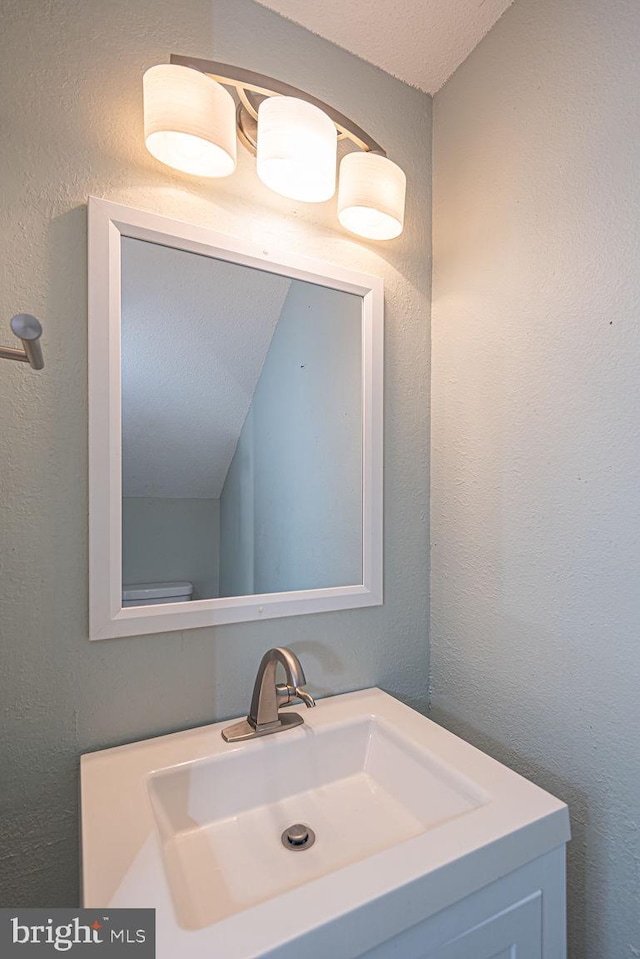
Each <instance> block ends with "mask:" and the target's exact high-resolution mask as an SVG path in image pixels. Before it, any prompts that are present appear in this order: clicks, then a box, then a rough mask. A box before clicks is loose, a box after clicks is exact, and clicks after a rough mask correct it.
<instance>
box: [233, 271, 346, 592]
mask: <svg viewBox="0 0 640 959" xmlns="http://www.w3.org/2000/svg"><path fill="white" fill-rule="evenodd" d="M361 330H362V299H361V298H360V297H357V296H353V295H352V294H350V293H342V292H340V291H339V290H330V289H327V288H326V287H322V286H314V285H312V284H310V283H302V282H300V281H297V280H294V281H293V282H292V284H291V286H290V288H289V292H288V294H287V297H286V299H285V301H284V304H283V307H282V313H281V315H280V320H279V321H278V325H277V326H276V329H275V332H274V335H273V339H272V340H271V345H270V347H269V352H268V353H267V356H266V359H265V362H264V365H263V367H262V372H261V374H260V379H259V381H258V383H257V385H256V389H255V392H254V395H253V399H252V402H251V407H250V409H249V413H248V414H247V419H246V420H245V425H244V427H243V430H242V433H241V434H240V438H239V440H238V445H237V447H236V452H235V455H234V457H233V461H232V463H231V467H230V469H229V472H228V474H227V479H226V482H225V485H224V488H223V490H222V496H221V497H220V509H221V517H220V530H221V540H220V554H221V572H222V576H221V591H222V592H221V595H224V596H236V595H242V593H243V591H244V590H245V588H246V586H247V585H248V584H249V583H250V584H251V585H252V591H253V592H255V593H275V592H283V591H286V590H297V589H320V588H322V587H324V586H349V585H353V584H354V583H360V582H362V397H361V393H362V335H361Z"/></svg>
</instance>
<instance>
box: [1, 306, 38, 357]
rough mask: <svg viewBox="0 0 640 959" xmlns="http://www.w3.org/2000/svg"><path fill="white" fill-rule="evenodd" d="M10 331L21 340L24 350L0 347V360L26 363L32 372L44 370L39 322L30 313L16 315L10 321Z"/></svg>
mask: <svg viewBox="0 0 640 959" xmlns="http://www.w3.org/2000/svg"><path fill="white" fill-rule="evenodd" d="M11 330H12V332H13V333H14V334H15V335H16V336H17V337H18V339H19V340H22V345H23V347H24V349H22V350H18V349H16V348H15V347H13V346H0V358H1V359H3V360H18V361H19V362H21V363H28V364H29V366H30V367H31V368H32V369H33V370H41V369H43V368H44V359H43V358H42V348H41V346H40V337H41V336H42V326H41V325H40V321H39V320H37V319H36V318H35V316H31V314H30V313H16V315H15V316H14V317H13V319H12V320H11Z"/></svg>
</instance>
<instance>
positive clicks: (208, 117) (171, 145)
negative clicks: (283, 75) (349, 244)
mask: <svg viewBox="0 0 640 959" xmlns="http://www.w3.org/2000/svg"><path fill="white" fill-rule="evenodd" d="M170 60H171V62H170V63H168V64H159V65H157V66H155V67H151V68H150V69H149V70H147V71H146V73H145V75H144V130H145V141H146V145H147V149H148V150H149V152H150V153H151V154H152V155H153V156H154V157H155V158H156V159H157V160H160V161H161V162H162V163H166V164H167V165H168V166H170V167H174V168H175V169H177V170H182V171H183V172H185V173H191V174H193V175H195V176H207V177H222V176H228V175H229V174H231V173H233V172H234V171H235V168H236V132H237V137H238V139H239V140H240V142H241V143H242V144H243V146H244V147H245V148H246V149H247V150H249V152H250V153H252V154H253V155H254V156H256V157H257V173H258V176H259V177H260V179H261V180H262V182H263V183H264V184H265V185H266V186H268V187H269V188H270V189H271V190H273V191H274V192H275V193H279V194H280V195H282V196H286V197H289V198H291V199H294V200H303V201H305V202H307V203H321V202H323V201H326V200H329V199H331V197H332V196H333V195H334V193H335V183H336V162H337V146H338V141H339V140H343V139H346V140H349V141H350V144H351V145H352V146H353V147H354V152H350V153H347V154H346V155H345V156H344V157H343V159H342V162H341V164H340V184H339V190H338V219H339V220H340V223H341V224H342V226H343V227H344V228H345V229H347V230H349V231H350V232H352V233H355V234H357V235H358V236H362V237H365V238H367V239H371V240H390V239H393V238H394V237H396V236H399V235H400V233H402V228H403V222H404V203H405V192H406V177H405V174H404V172H403V171H402V170H401V169H400V167H399V166H398V165H397V164H395V163H393V161H391V160H389V158H388V157H387V155H386V153H385V151H384V150H383V149H382V147H381V146H380V145H379V144H378V143H376V141H375V140H373V139H372V137H370V136H369V134H368V133H365V131H364V130H362V129H361V128H360V127H358V126H357V125H356V124H355V123H353V122H352V121H351V120H350V119H349V118H348V117H346V116H344V115H343V114H341V113H338V111H337V110H334V109H333V107H330V106H328V105H327V104H326V103H323V102H322V101H320V100H317V99H316V98H315V97H312V96H310V95H309V94H307V93H305V92H304V91H303V90H299V89H297V88H296V87H292V86H290V85H289V84H287V83H282V82H280V81H279V80H274V79H273V78H271V77H267V76H263V75H262V74H259V73H253V72H252V71H250V70H242V69H240V68H239V67H234V66H231V65H230V64H226V63H217V62H215V61H213V60H201V59H197V58H194V57H182V56H177V55H175V54H172V55H171V58H170ZM227 87H231V88H233V89H234V90H235V92H236V96H237V100H238V103H237V106H236V102H235V100H234V98H233V97H232V95H231V93H230V92H229V90H228V89H227Z"/></svg>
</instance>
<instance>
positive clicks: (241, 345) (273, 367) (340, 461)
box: [121, 237, 363, 606]
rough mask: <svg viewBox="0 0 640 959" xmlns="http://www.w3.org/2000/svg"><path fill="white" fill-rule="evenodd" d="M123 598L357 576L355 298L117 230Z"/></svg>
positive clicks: (264, 588) (147, 601)
mask: <svg viewBox="0 0 640 959" xmlns="http://www.w3.org/2000/svg"><path fill="white" fill-rule="evenodd" d="M121 243H122V250H121V252H122V303H121V306H122V344H121V346H122V579H123V606H140V605H151V604H156V603H167V602H183V601H189V600H195V599H212V598H216V597H225V596H244V595H254V594H262V593H274V592H277V593H280V592H289V591H297V590H307V589H318V588H322V587H332V586H350V585H355V584H358V583H361V582H362V453H363V450H362V298H361V297H359V296H355V295H353V294H351V293H345V292H343V291H339V290H333V289H329V288H327V287H323V286H320V285H316V284H313V283H308V282H303V281H301V280H297V279H291V278H288V277H286V276H280V275H278V274H275V273H269V272H266V271H262V270H257V269H253V268H250V267H247V266H242V265H240V264H237V263H230V262H227V261H224V260H217V259H213V258H211V257H208V256H199V255H197V254H195V253H190V252H185V251H181V250H176V249H173V248H170V247H164V246H161V245H159V244H156V243H148V242H144V241H142V240H137V239H131V238H127V237H123V238H122V240H121Z"/></svg>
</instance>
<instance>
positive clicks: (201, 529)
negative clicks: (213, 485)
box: [122, 496, 220, 599]
mask: <svg viewBox="0 0 640 959" xmlns="http://www.w3.org/2000/svg"><path fill="white" fill-rule="evenodd" d="M219 554H220V500H218V499H179V498H176V499H174V498H169V497H161V496H124V497H123V499H122V582H123V583H161V582H164V583H167V582H171V581H174V582H175V581H179V580H186V581H187V582H189V583H192V584H193V598H194V599H212V598H214V597H216V596H217V595H218V582H219V580H218V564H219Z"/></svg>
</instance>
